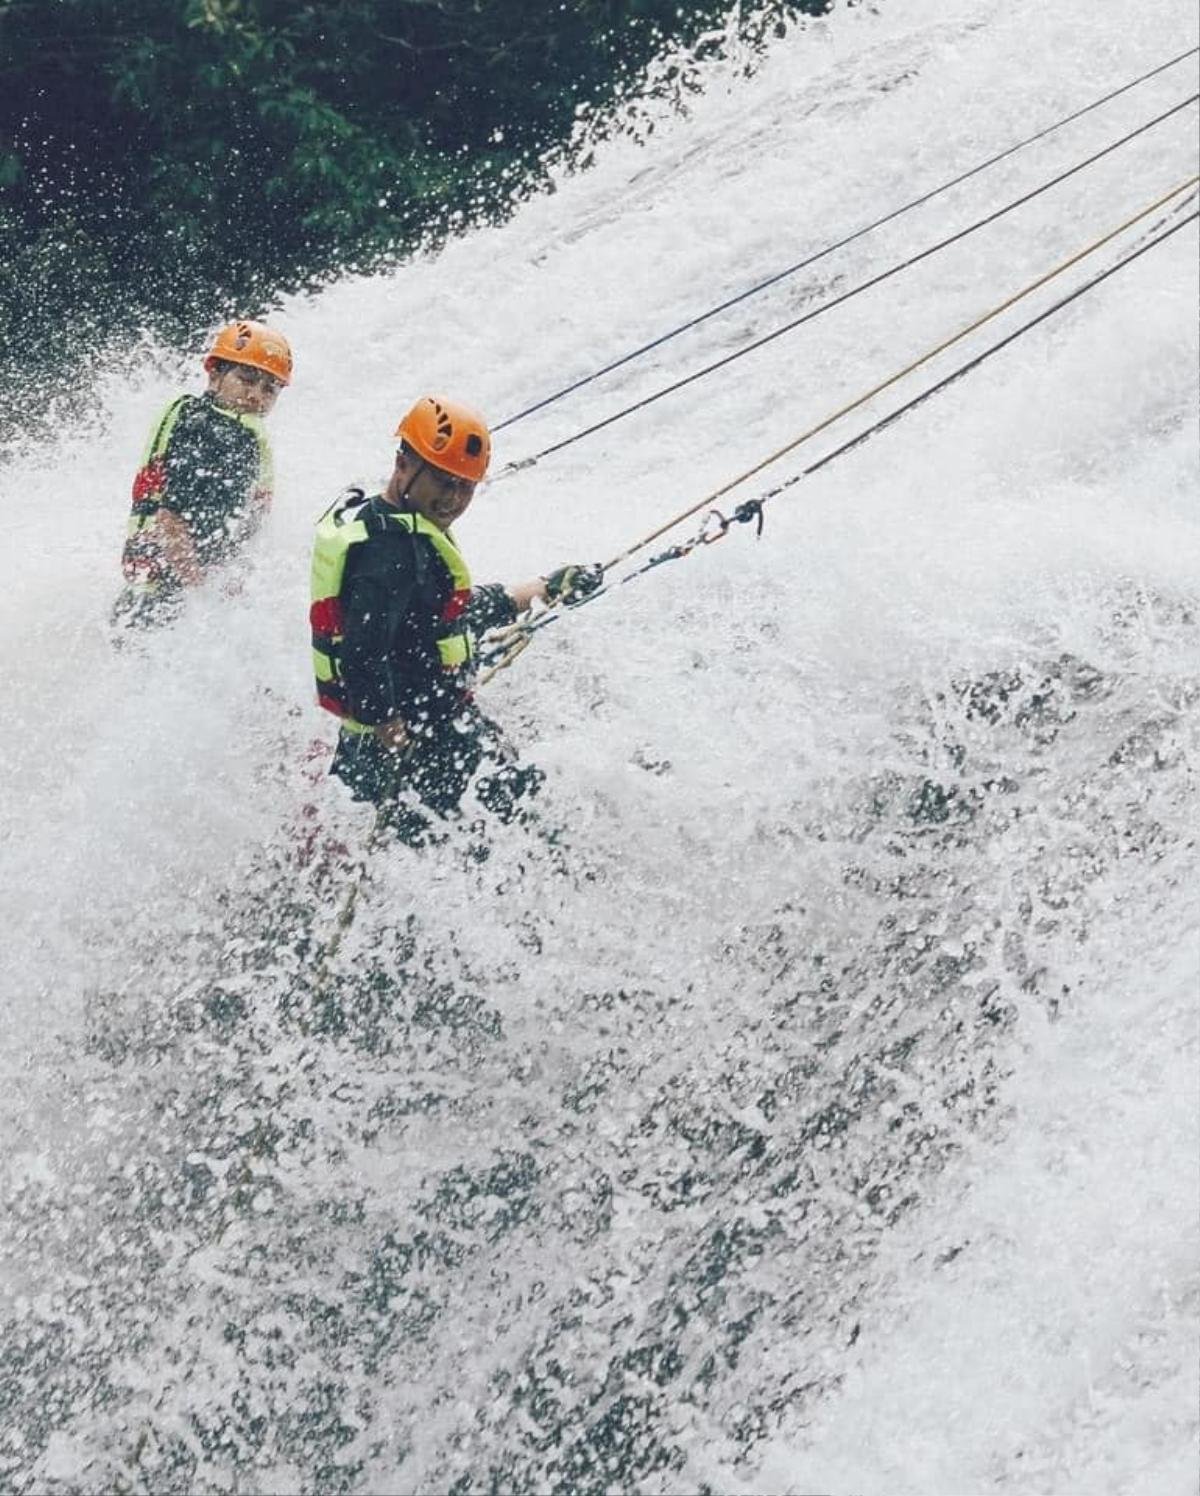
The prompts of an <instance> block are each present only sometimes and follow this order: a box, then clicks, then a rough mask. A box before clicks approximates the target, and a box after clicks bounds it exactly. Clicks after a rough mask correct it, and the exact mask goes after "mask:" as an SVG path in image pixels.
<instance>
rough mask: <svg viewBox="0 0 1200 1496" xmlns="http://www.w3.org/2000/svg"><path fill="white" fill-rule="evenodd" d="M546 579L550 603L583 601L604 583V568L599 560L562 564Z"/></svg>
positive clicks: (547, 598) (547, 596) (547, 595)
mask: <svg viewBox="0 0 1200 1496" xmlns="http://www.w3.org/2000/svg"><path fill="white" fill-rule="evenodd" d="M545 580H546V601H547V602H548V603H565V604H566V606H567V607H570V606H571V604H572V603H581V602H582V601H583V600H584V598H585V597H591V595H592V593H593V592H595V591H597V590H598V589H599V588H600V587H603V585H604V568H603V566H601V565H600V564H599V562H596V563H594V564H593V565H590V566H587V565H576V566H560V567H559V568H558V570H557V571H552V572H551V573H550V575H549V576H548V577H547V578H546V579H545Z"/></svg>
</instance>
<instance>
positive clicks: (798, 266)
mask: <svg viewBox="0 0 1200 1496" xmlns="http://www.w3.org/2000/svg"><path fill="white" fill-rule="evenodd" d="M1197 51H1200V48H1197V47H1189V48H1188V50H1187V51H1186V52H1180V53H1179V55H1178V56H1177V57H1172V58H1171V59H1170V60H1169V61H1167V62H1163V63H1160V64H1159V65H1158V66H1157V67H1155V68H1151V69H1150V71H1149V72H1147V73H1143V74H1142V75H1141V76H1140V77H1138V78H1134V79H1132V80H1131V81H1130V82H1128V83H1123V84H1122V85H1121V86H1120V88H1114V89H1112V90H1111V91H1110V92H1109V93H1106V94H1102V95H1101V97H1100V98H1098V99H1093V100H1092V102H1091V103H1090V104H1085V105H1084V106H1083V108H1082V109H1076V110H1075V112H1074V113H1073V114H1067V115H1064V116H1063V117H1062V119H1059V120H1055V122H1054V123H1053V124H1051V125H1047V126H1046V127H1045V128H1044V129H1041V130H1038V131H1037V132H1036V133H1035V134H1033V135H1027V136H1026V137H1025V139H1024V140H1019V141H1017V143H1016V144H1015V145H1010V146H1008V147H1007V148H1006V149H1005V150H1003V151H999V152H998V153H997V154H996V155H994V156H989V157H988V158H987V160H985V161H981V162H979V164H978V165H977V166H972V167H971V168H970V170H969V171H964V172H962V173H960V175H958V176H957V177H951V178H950V180H949V181H947V182H942V183H941V184H940V185H939V186H937V187H933V188H931V189H930V190H929V191H928V192H925V193H922V195H921V196H920V197H915V198H913V199H912V200H911V201H910V202H907V203H904V204H903V206H901V207H899V208H894V209H893V210H892V211H891V212H890V213H885V214H884V216H883V217H882V218H876V219H875V220H874V221H873V222H871V223H868V224H864V225H863V227H862V228H858V229H855V230H854V232H853V233H850V234H847V235H846V236H845V238H843V239H838V240H837V241H836V242H835V243H833V244H828V245H826V246H825V248H824V249H820V250H818V251H817V252H816V253H815V254H812V255H809V256H808V257H807V258H806V259H803V260H798V261H797V262H796V263H795V264H794V265H788V266H787V267H786V268H785V269H783V270H779V271H776V273H775V274H774V275H771V276H768V277H767V279H766V280H764V281H759V282H758V284H757V285H754V286H751V287H749V289H748V290H745V291H739V292H738V294H737V295H736V296H731V297H730V298H729V300H728V301H722V302H721V303H720V304H719V305H717V306H714V307H710V308H709V310H708V311H706V312H701V313H700V314H699V315H698V316H695V317H692V318H691V319H690V320H689V321H687V322H681V323H680V324H679V326H678V327H673V328H671V330H670V331H669V332H665V333H662V334H661V335H660V336H659V337H657V338H653V339H652V340H651V341H650V342H648V343H643V344H641V345H640V347H637V348H634V349H632V350H631V351H630V352H629V353H625V354H622V355H621V357H620V358H617V359H614V360H613V361H612V363H610V364H605V365H604V367H603V368H600V369H596V370H595V371H594V372H593V373H591V374H585V375H584V376H583V377H582V378H581V379H577V380H575V382H574V383H573V384H568V385H564V386H563V388H562V389H560V390H555V391H554V393H553V394H551V395H546V396H545V397H544V398H543V399H541V400H538V401H535V403H534V404H533V405H528V406H526V407H525V409H524V410H519V411H518V412H517V413H516V414H515V415H511V416H507V417H505V419H504V420H503V421H501V422H499V424H498V425H495V426H493V427H492V431H493V432H497V431H503V430H504V429H505V427H506V426H515V425H516V423H517V422H518V421H523V420H524V419H525V418H526V416H531V415H533V414H534V413H535V411H539V410H544V409H545V408H546V406H548V405H553V404H554V403H555V402H556V401H558V400H562V399H563V398H564V397H565V396H567V395H571V394H574V393H575V391H576V390H579V389H582V388H583V387H584V386H585V385H588V384H592V383H594V382H595V381H596V380H597V379H601V378H603V376H604V375H605V374H611V373H612V372H613V370H614V369H620V368H622V367H623V366H624V365H625V364H628V363H632V362H633V360H634V359H636V358H641V357H642V355H643V354H645V353H650V352H651V351H652V350H653V349H655V348H661V347H662V345H663V344H664V343H669V342H670V341H671V340H672V339H673V338H677V337H679V336H680V335H681V334H682V333H685V332H690V331H691V329H692V328H693V327H699V326H700V324H701V323H703V322H707V321H708V320H709V319H710V318H712V317H716V316H718V315H719V314H720V313H721V312H726V311H728V310H729V308H730V307H734V306H737V305H738V304H739V302H743V301H746V300H748V299H749V298H750V297H751V296H757V295H758V293H759V292H760V291H765V290H767V289H768V288H769V287H771V286H774V285H777V284H778V283H779V282H780V281H781V280H786V279H787V277H788V276H790V275H795V274H797V272H799V271H801V270H806V269H807V268H808V267H809V266H810V265H815V264H816V263H817V261H818V260H823V259H824V258H825V257H826V255H831V254H833V253H835V251H837V250H839V249H844V248H845V247H846V246H847V245H848V244H853V243H854V242H855V240H856V239H861V238H863V237H864V236H865V235H867V234H870V233H873V232H874V230H875V229H879V228H883V226H884V225H885V224H888V223H891V222H892V221H893V220H894V219H897V218H900V217H902V216H903V214H905V213H910V212H912V210H913V209H914V208H919V207H921V206H923V204H925V203H927V202H929V201H931V200H932V199H933V198H935V197H937V196H939V195H940V194H941V193H943V192H949V191H950V189H951V188H952V187H957V186H958V185H959V184H960V183H961V182H966V181H969V180H970V178H971V177H974V176H978V175H979V173H980V172H982V171H986V170H987V169H988V167H990V166H995V165H996V164H997V163H998V162H1000V161H1004V160H1006V159H1007V158H1008V157H1009V156H1012V155H1015V154H1016V153H1017V151H1022V150H1024V149H1025V147H1026V146H1029V145H1034V144H1036V142H1037V141H1039V140H1044V139H1045V138H1046V136H1048V135H1052V134H1053V133H1054V132H1055V130H1061V129H1062V128H1063V127H1064V126H1065V125H1069V124H1072V123H1074V121H1075V120H1077V119H1082V118H1083V116H1084V115H1085V114H1090V113H1091V112H1092V110H1094V109H1099V108H1100V107H1101V105H1103V104H1107V103H1109V102H1110V101H1111V100H1112V99H1116V98H1119V97H1120V96H1121V94H1124V93H1128V92H1129V91H1130V90H1131V89H1134V88H1137V87H1138V86H1139V84H1142V83H1146V82H1148V81H1149V80H1150V79H1151V78H1154V77H1157V75H1158V74H1159V73H1164V72H1166V70H1167V69H1168V68H1171V67H1174V66H1175V64H1176V63H1177V62H1182V61H1183V60H1184V59H1185V58H1187V57H1192V56H1194V55H1195V53H1196V52H1197ZM533 461H536V459H535V458H527V459H525V460H524V461H523V462H521V463H517V464H514V466H517V467H525V466H528V465H529V463H531V462H533Z"/></svg>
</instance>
